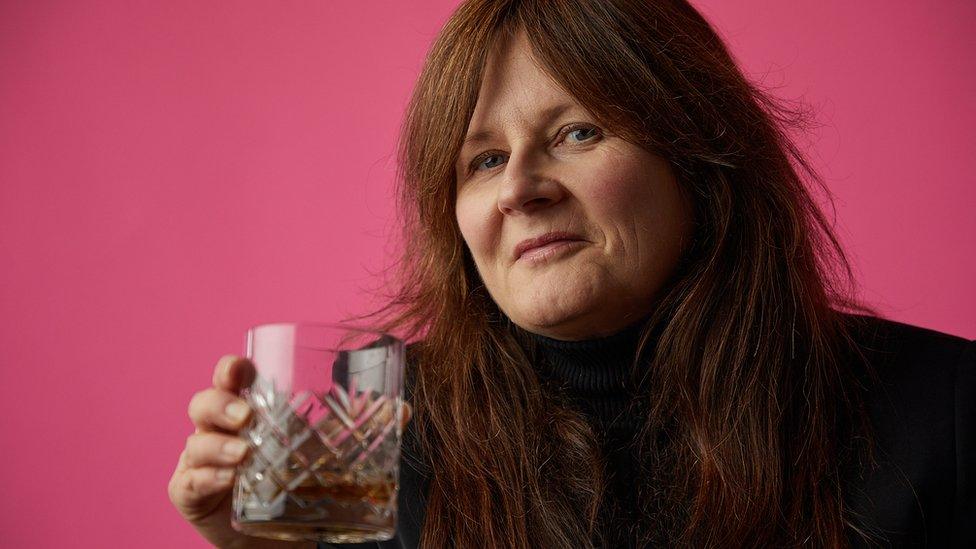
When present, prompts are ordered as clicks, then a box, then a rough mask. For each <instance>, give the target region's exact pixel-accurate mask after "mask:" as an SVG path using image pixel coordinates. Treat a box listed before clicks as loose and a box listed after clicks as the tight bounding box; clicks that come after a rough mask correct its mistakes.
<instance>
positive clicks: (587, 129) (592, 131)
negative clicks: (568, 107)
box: [566, 126, 596, 141]
mask: <svg viewBox="0 0 976 549" xmlns="http://www.w3.org/2000/svg"><path fill="white" fill-rule="evenodd" d="M576 132H584V133H585V132H590V134H589V135H587V136H586V137H583V138H582V139H578V140H577V141H586V140H587V139H589V138H590V137H593V136H594V135H596V128H593V127H590V126H583V127H580V128H573V129H572V130H569V131H568V132H567V133H566V135H571V134H574V133H576Z"/></svg>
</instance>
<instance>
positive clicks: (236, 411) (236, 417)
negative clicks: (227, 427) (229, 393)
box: [224, 400, 249, 423]
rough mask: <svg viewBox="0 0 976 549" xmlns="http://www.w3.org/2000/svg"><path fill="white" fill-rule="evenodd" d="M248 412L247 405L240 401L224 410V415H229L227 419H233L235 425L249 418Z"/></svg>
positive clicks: (232, 403)
mask: <svg viewBox="0 0 976 549" xmlns="http://www.w3.org/2000/svg"><path fill="white" fill-rule="evenodd" d="M248 411H249V408H248V406H247V404H245V403H244V402H242V401H240V400H235V401H234V402H231V403H230V404H228V405H227V408H225V409H224V413H225V414H227V417H229V418H230V419H232V420H233V421H234V422H235V423H238V422H241V421H243V420H244V418H246V417H247V413H248Z"/></svg>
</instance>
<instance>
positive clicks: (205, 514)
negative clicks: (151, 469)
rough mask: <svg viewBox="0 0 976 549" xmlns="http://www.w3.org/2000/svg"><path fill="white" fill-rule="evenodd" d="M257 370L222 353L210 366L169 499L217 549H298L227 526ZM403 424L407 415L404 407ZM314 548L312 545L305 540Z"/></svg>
mask: <svg viewBox="0 0 976 549" xmlns="http://www.w3.org/2000/svg"><path fill="white" fill-rule="evenodd" d="M255 375H256V370H255V369H254V365H253V364H252V363H251V361H249V360H248V359H246V358H242V357H238V356H234V355H226V356H224V357H221V359H220V360H218V361H217V366H216V367H215V368H214V374H213V386H212V387H209V388H207V389H204V390H202V391H200V392H198V393H196V394H194V395H193V398H192V399H190V406H189V410H188V412H189V415H190V420H191V421H192V422H193V424H194V426H196V432H194V433H193V434H192V435H190V436H189V437H188V438H187V440H186V447H185V448H184V449H183V452H182V453H181V454H180V458H179V462H178V463H177V465H176V470H175V471H174V472H173V476H172V477H171V478H170V481H169V499H170V501H171V502H172V503H173V505H174V506H175V507H176V509H177V510H178V511H179V512H180V514H181V515H182V516H183V518H184V519H186V520H187V521H188V522H189V523H190V524H191V525H193V527H194V528H196V529H197V531H198V532H200V534H201V535H203V537H205V538H206V539H207V540H208V541H210V542H211V543H213V544H214V545H216V546H217V547H234V548H238V547H240V548H244V547H254V548H257V547H299V546H301V545H302V544H300V543H298V542H277V541H273V540H266V539H262V538H256V537H252V536H246V535H244V534H241V533H240V532H238V531H237V530H234V528H233V527H232V526H231V524H230V520H231V513H232V508H231V499H232V498H231V494H232V492H233V490H232V488H233V487H234V476H235V474H236V472H237V469H236V468H237V465H238V464H239V463H240V462H241V460H243V459H244V456H245V455H247V450H248V447H247V443H246V442H245V441H244V439H243V438H241V437H240V436H238V432H239V431H240V430H241V429H242V428H243V427H244V426H245V425H247V422H248V419H249V418H250V416H251V409H250V407H249V406H248V405H247V402H246V401H244V400H243V399H241V398H240V397H239V395H240V392H241V389H243V388H245V387H249V386H250V385H251V383H252V382H253V381H254V377H255ZM402 417H403V424H404V426H405V425H406V422H407V421H408V420H409V417H410V407H409V405H405V406H404V410H403V414H402ZM305 545H306V546H308V547H315V544H314V543H313V542H305Z"/></svg>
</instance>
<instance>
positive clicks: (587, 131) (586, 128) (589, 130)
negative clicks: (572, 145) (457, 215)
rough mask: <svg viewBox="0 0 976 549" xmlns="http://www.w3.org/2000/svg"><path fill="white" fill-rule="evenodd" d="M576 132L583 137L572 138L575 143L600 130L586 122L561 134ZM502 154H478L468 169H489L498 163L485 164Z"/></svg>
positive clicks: (593, 135) (502, 155) (500, 157)
mask: <svg viewBox="0 0 976 549" xmlns="http://www.w3.org/2000/svg"><path fill="white" fill-rule="evenodd" d="M576 132H582V133H583V137H580V138H577V139H574V140H573V141H575V142H576V143H582V142H588V141H592V140H593V138H594V137H595V136H598V135H599V134H600V130H599V129H598V128H596V127H594V126H590V125H586V124H575V125H573V126H569V127H568V128H566V129H564V131H563V132H562V135H564V136H565V135H570V134H574V133H576ZM504 156H505V155H504V154H499V153H494V152H492V153H484V154H481V155H478V156H477V157H475V159H474V160H472V161H471V165H470V167H469V169H470V171H471V172H477V171H480V170H481V169H482V168H484V169H488V170H490V169H492V168H494V167H496V166H498V164H493V165H486V164H490V162H489V161H491V160H496V161H500V160H501V159H502V158H503V157H504Z"/></svg>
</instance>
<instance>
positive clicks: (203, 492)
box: [169, 467, 237, 510]
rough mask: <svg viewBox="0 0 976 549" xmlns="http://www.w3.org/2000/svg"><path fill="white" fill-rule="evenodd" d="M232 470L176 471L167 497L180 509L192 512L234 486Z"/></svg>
mask: <svg viewBox="0 0 976 549" xmlns="http://www.w3.org/2000/svg"><path fill="white" fill-rule="evenodd" d="M236 473H237V471H236V470H235V469H234V468H218V467H198V468H194V469H187V470H185V471H177V472H176V473H175V474H174V475H173V478H172V479H171V480H170V487H169V497H170V500H171V501H172V502H173V504H174V505H176V506H177V507H179V508H180V509H186V510H192V509H194V508H195V507H198V506H200V505H202V504H204V503H205V502H206V501H207V500H210V499H211V498H213V497H214V496H217V495H222V494H224V493H226V492H227V491H228V490H230V489H231V488H232V487H233V486H234V477H235V476H236Z"/></svg>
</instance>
